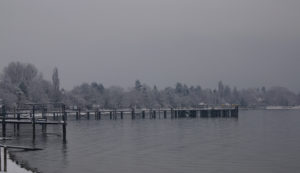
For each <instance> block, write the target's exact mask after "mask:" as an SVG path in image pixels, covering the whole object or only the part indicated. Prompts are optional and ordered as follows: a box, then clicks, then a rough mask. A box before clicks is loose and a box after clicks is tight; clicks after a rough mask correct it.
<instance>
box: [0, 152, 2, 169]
mask: <svg viewBox="0 0 300 173" xmlns="http://www.w3.org/2000/svg"><path fill="white" fill-rule="evenodd" d="M1 149H2V148H1V147H0V171H2V160H1V158H2V156H1Z"/></svg>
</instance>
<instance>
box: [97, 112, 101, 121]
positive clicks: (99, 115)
mask: <svg viewBox="0 0 300 173" xmlns="http://www.w3.org/2000/svg"><path fill="white" fill-rule="evenodd" d="M98 114H99V115H98V116H99V120H101V111H99V112H98Z"/></svg>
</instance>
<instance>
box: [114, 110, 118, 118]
mask: <svg viewBox="0 0 300 173" xmlns="http://www.w3.org/2000/svg"><path fill="white" fill-rule="evenodd" d="M117 118H118V115H117V109H115V110H114V120H116V119H117Z"/></svg>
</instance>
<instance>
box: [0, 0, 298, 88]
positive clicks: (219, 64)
mask: <svg viewBox="0 0 300 173" xmlns="http://www.w3.org/2000/svg"><path fill="white" fill-rule="evenodd" d="M299 7H300V1H297V0H287V1H282V0H251V1H246V0H225V1H224V0H181V1H177V0H151V1H150V0H100V1H98V0H88V1H80V0H64V1H59V0H51V1H37V0H26V1H14V0H1V1H0V22H1V25H0V60H1V63H0V70H1V71H2V68H3V67H4V66H6V65H7V64H8V63H9V62H11V61H22V62H29V63H33V64H35V65H36V66H37V67H38V69H39V70H41V71H42V72H43V74H44V76H45V77H46V78H48V79H50V76H51V74H52V70H53V68H54V67H55V66H57V67H58V68H59V72H60V77H61V84H62V87H64V88H67V89H71V88H72V87H73V86H74V85H78V84H80V83H81V82H92V81H97V82H101V83H103V84H104V85H105V86H109V85H120V86H124V87H128V86H132V85H133V83H134V81H135V80H136V79H140V80H141V81H142V82H145V83H148V84H149V85H154V84H157V85H158V87H160V88H162V87H165V86H169V85H172V86H173V85H174V84H175V83H176V82H177V81H178V82H183V83H186V84H189V85H198V84H200V85H202V86H203V87H210V88H213V87H216V86H217V82H218V81H219V80H223V81H224V82H225V83H227V84H230V85H231V86H237V87H240V88H248V87H261V86H267V87H269V86H274V85H280V86H285V87H288V88H290V89H292V90H293V91H296V92H299V91H300V80H293V79H294V78H297V75H298V74H299V73H300V69H299V66H300V56H299V55H300V49H299V45H300V34H299V31H300V11H299Z"/></svg>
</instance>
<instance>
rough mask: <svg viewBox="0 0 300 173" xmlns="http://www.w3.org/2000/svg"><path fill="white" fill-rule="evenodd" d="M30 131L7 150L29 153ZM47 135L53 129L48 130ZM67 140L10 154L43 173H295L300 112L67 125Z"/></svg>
mask: <svg viewBox="0 0 300 173" xmlns="http://www.w3.org/2000/svg"><path fill="white" fill-rule="evenodd" d="M39 128H40V127H39ZM37 131H38V132H40V130H39V129H38V130H37ZM30 132H31V129H30V128H28V129H26V130H22V131H21V137H20V138H18V139H17V140H14V141H8V143H13V144H15V145H31V146H32V145H33V144H32V138H31V133H30ZM48 132H51V133H60V132H61V129H60V127H59V128H58V127H55V126H53V127H51V126H49V127H48ZM67 133H68V134H67V137H68V142H67V144H65V145H64V144H63V143H62V137H59V136H57V135H55V134H48V136H47V137H45V136H44V137H43V135H42V134H39V133H38V137H37V139H36V142H35V145H36V146H37V147H42V148H45V150H42V151H35V152H16V153H15V154H16V155H17V157H18V159H22V160H27V162H28V164H29V165H30V166H31V167H34V168H38V169H39V170H40V171H42V172H45V173H57V172H64V173H77V172H78V173H82V172H90V173H99V172H105V173H117V172H122V173H135V172H137V173H140V172H143V173H153V172H156V173H167V172H170V173H171V172H172V173H183V172H184V173H199V172H203V173H219V172H223V173H224V172H225V173H234V172H238V173H240V172H243V173H248V172H249V173H253V172H255V173H260V172H261V173H276V172H278V173H282V172H298V171H299V170H300V164H299V163H300V111H278V110H277V111H240V116H239V118H238V119H234V118H227V119H225V118H215V119H213V118H208V119H203V118H197V119H173V120H172V119H155V120H154V119H151V120H150V119H145V120H138V119H137V120H131V119H124V120H101V121H96V120H89V121H88V120H81V121H72V120H70V121H69V122H68V127H67Z"/></svg>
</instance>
